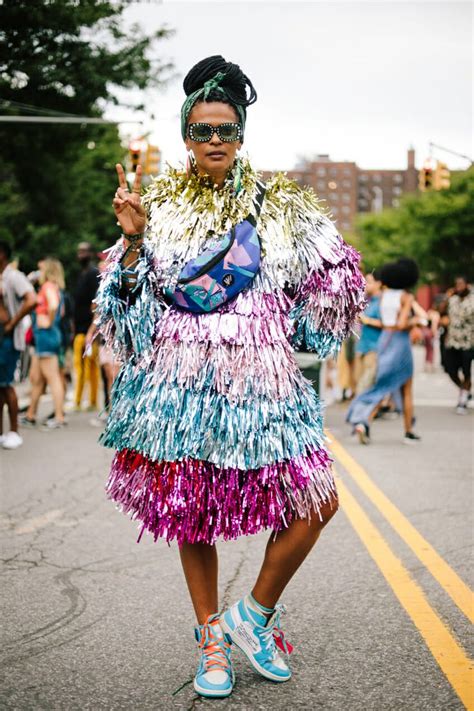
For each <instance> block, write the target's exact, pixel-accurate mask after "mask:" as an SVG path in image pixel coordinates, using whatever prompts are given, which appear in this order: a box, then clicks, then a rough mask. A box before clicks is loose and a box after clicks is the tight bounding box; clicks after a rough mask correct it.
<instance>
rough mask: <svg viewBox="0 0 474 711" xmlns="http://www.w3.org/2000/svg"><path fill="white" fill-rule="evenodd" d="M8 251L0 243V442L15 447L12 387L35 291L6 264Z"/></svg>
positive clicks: (15, 404) (17, 443)
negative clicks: (7, 425)
mask: <svg viewBox="0 0 474 711" xmlns="http://www.w3.org/2000/svg"><path fill="white" fill-rule="evenodd" d="M11 256H12V250H11V247H10V245H9V244H8V243H7V242H3V241H2V242H0V445H1V446H2V447H3V448H4V449H17V448H18V447H20V446H21V445H22V444H23V439H22V437H21V436H20V435H19V434H18V399H17V395H16V392H15V388H14V387H13V382H14V379H15V370H16V367H17V364H18V359H19V357H20V353H21V351H23V350H24V349H25V333H26V327H27V325H26V324H25V322H24V317H25V316H26V315H27V314H29V313H30V312H31V311H32V310H33V309H34V307H35V304H36V295H35V291H34V289H33V287H32V285H31V284H30V282H29V281H28V279H27V278H26V276H25V275H24V274H23V273H22V272H20V271H18V269H14V268H13V267H12V266H11V265H10V263H9V262H10V260H11ZM5 405H6V406H7V409H8V416H9V418H10V429H9V431H8V432H6V433H5V434H4V433H3V410H4V406H5Z"/></svg>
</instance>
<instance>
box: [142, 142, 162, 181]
mask: <svg viewBox="0 0 474 711" xmlns="http://www.w3.org/2000/svg"><path fill="white" fill-rule="evenodd" d="M160 161H161V151H160V149H159V148H158V146H152V145H151V144H149V145H148V148H147V149H146V159H145V175H157V173H159V172H160Z"/></svg>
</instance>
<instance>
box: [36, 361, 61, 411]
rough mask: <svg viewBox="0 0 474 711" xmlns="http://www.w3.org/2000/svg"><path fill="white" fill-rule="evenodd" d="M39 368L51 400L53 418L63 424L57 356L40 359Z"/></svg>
mask: <svg viewBox="0 0 474 711" xmlns="http://www.w3.org/2000/svg"><path fill="white" fill-rule="evenodd" d="M40 368H41V374H42V376H43V378H44V379H45V380H46V382H47V383H48V385H49V389H50V392H51V395H52V398H53V403H54V416H55V418H56V420H57V421H58V422H64V389H63V384H62V382H61V375H60V373H59V363H58V358H57V356H48V357H46V358H40Z"/></svg>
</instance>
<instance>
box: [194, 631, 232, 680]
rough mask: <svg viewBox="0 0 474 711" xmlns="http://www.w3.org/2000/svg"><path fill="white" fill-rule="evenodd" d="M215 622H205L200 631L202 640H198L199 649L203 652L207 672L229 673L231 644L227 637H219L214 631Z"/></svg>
mask: <svg viewBox="0 0 474 711" xmlns="http://www.w3.org/2000/svg"><path fill="white" fill-rule="evenodd" d="M216 623H217V620H216V621H214V622H212V621H211V622H205V623H204V624H203V625H201V626H200V627H199V628H198V630H199V633H200V635H201V638H200V639H199V640H198V647H199V648H200V649H201V650H202V655H203V659H204V667H205V669H206V672H208V671H216V670H223V671H229V664H230V658H229V654H230V644H229V642H227V640H226V639H225V637H224V636H223V637H222V638H219V637H217V636H216V635H215V634H214V630H213V629H212V626H213V624H216Z"/></svg>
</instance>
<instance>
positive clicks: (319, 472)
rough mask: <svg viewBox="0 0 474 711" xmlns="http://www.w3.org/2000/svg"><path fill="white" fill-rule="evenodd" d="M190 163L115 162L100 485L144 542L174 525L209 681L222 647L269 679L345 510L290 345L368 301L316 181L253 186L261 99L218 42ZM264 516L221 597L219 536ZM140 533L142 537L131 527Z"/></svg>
mask: <svg viewBox="0 0 474 711" xmlns="http://www.w3.org/2000/svg"><path fill="white" fill-rule="evenodd" d="M183 86H184V90H185V93H186V99H185V101H184V104H183V107H182V110H181V132H182V137H183V140H184V142H185V145H186V148H187V150H188V152H189V154H188V164H187V169H186V170H183V169H174V168H170V169H169V170H168V172H167V173H165V174H164V175H162V176H159V177H158V178H156V179H155V180H154V181H153V183H152V184H151V186H150V188H149V189H148V191H147V192H146V194H145V195H144V197H143V199H140V194H141V169H140V168H139V167H138V168H137V171H136V175H135V180H134V183H133V187H132V190H131V192H130V190H129V188H128V186H127V182H126V179H125V174H124V171H123V168H122V166H121V165H117V174H118V179H119V187H118V189H117V191H116V193H115V197H114V199H113V207H114V211H115V215H116V218H117V220H118V222H119V223H120V226H121V228H122V234H123V236H122V239H121V240H120V241H119V243H118V244H117V245H116V246H115V247H114V248H112V250H111V251H110V252H109V255H110V256H109V259H108V262H107V266H106V270H105V273H104V275H103V277H102V280H101V284H100V286H99V290H98V294H97V297H96V304H97V311H96V320H97V325H98V326H99V328H100V330H101V332H102V334H103V336H104V338H105V339H106V341H107V343H109V344H110V345H111V346H112V347H113V348H114V350H115V352H116V353H117V354H118V356H119V358H120V360H121V361H122V363H123V365H122V368H121V370H120V372H119V374H118V376H117V379H116V382H115V385H114V392H113V400H112V406H111V412H110V415H109V418H108V421H107V426H106V429H105V432H104V433H103V434H102V435H101V441H102V443H103V444H104V445H106V446H109V447H114V448H115V449H116V450H117V453H116V456H115V458H114V460H113V463H112V469H111V472H110V478H109V481H108V486H107V491H108V495H109V497H110V498H111V499H113V500H114V501H116V502H117V503H118V504H119V505H120V506H121V508H122V509H123V511H124V512H126V513H129V514H130V515H131V516H133V518H135V519H137V520H138V521H139V522H140V524H141V531H142V532H143V531H149V532H150V533H151V535H152V536H153V537H154V539H155V540H156V539H158V538H164V539H165V540H167V541H171V540H176V541H177V543H178V546H179V550H180V556H181V562H182V566H183V570H184V574H185V578H186V582H187V586H188V589H189V592H190V595H191V599H192V603H193V606H194V610H195V613H196V618H197V626H196V628H195V636H196V641H197V643H198V649H199V664H198V669H197V672H196V676H195V678H194V688H195V690H196V692H197V693H198V694H200V695H202V696H208V697H212V698H218V697H225V696H228V695H229V694H230V693H231V692H232V689H233V684H234V671H233V665H232V659H231V647H234V648H236V647H237V648H239V649H240V650H241V651H242V652H243V653H244V654H245V656H246V657H247V659H248V661H249V663H250V664H251V665H252V667H253V668H254V669H255V670H256V671H257V672H258V673H259V674H261V675H262V676H263V677H264V678H266V679H269V680H271V681H274V682H286V681H288V680H289V679H290V678H291V669H290V667H289V664H288V660H287V658H286V657H285V656H284V655H282V654H281V653H280V652H281V651H283V652H286V653H289V652H290V651H291V645H290V644H289V643H288V642H287V641H286V639H285V637H284V635H283V633H282V631H281V629H280V616H281V614H282V612H283V608H282V606H281V604H280V603H279V599H280V597H281V594H282V592H283V590H284V589H285V587H286V586H287V584H288V583H289V581H290V580H291V578H292V577H293V575H294V573H295V572H296V571H297V569H298V568H299V567H300V565H301V564H302V563H303V561H304V559H305V558H306V556H307V555H308V553H309V552H310V550H311V549H312V547H313V545H314V544H315V542H316V540H317V539H318V537H319V535H320V533H321V531H322V529H323V527H324V526H325V525H326V524H327V522H328V521H329V520H330V519H331V518H332V516H333V515H334V513H335V512H336V510H337V492H336V487H335V483H334V478H333V474H332V468H331V459H330V457H329V455H328V452H327V450H326V447H325V444H324V434H323V424H322V417H321V409H320V404H319V399H318V396H317V394H316V393H315V391H314V389H313V387H312V386H311V383H310V382H309V381H307V380H306V379H305V378H304V377H303V376H302V374H301V371H300V370H299V368H298V366H297V364H296V361H295V357H294V349H295V348H299V347H305V348H306V349H308V350H311V351H314V352H316V353H317V354H318V355H319V356H320V357H321V358H325V357H326V356H328V355H330V354H334V353H336V352H337V351H338V349H339V348H340V345H341V343H342V341H343V340H344V339H345V338H346V337H347V336H348V335H349V333H350V332H351V329H352V325H353V323H354V320H355V318H356V317H357V315H358V314H359V313H360V312H361V311H362V310H363V308H364V305H365V296H364V280H363V277H362V275H361V273H360V271H359V269H358V263H359V255H358V253H357V252H356V251H355V250H354V249H353V248H352V247H350V246H348V245H347V244H345V243H344V241H343V240H342V238H341V236H340V235H339V234H338V231H337V229H336V227H335V226H334V224H333V223H332V222H331V221H330V220H329V218H328V217H327V216H326V215H325V214H324V213H323V212H322V210H321V208H320V205H319V202H318V200H317V198H316V196H315V195H314V193H313V192H312V191H311V190H309V189H308V190H303V189H301V188H300V187H299V186H298V185H297V184H296V183H295V182H294V181H291V180H290V179H288V178H287V177H286V176H285V175H283V174H277V175H275V176H273V177H272V178H271V179H270V180H269V181H268V182H267V183H266V184H263V183H262V182H261V181H260V179H259V176H258V174H257V173H256V172H255V170H254V169H253V168H252V166H251V164H250V162H249V161H248V160H247V159H245V158H243V157H241V156H240V154H239V150H240V148H241V146H242V142H243V140H244V135H245V124H246V116H247V107H248V106H250V105H251V104H253V103H254V102H255V100H256V98H257V95H256V91H255V89H254V87H253V85H252V83H251V81H250V80H249V78H248V77H247V76H246V75H245V74H244V73H243V72H242V70H241V69H240V67H239V66H238V65H236V64H233V63H231V62H227V61H226V60H225V59H224V58H223V57H220V56H214V57H208V58H207V59H204V60H202V61H201V62H199V63H198V64H197V65H196V66H194V67H193V68H192V69H191V70H190V72H189V73H188V75H187V76H186V78H185V80H184V85H183ZM265 529H267V530H270V531H271V532H272V533H271V536H270V539H269V541H268V544H267V548H266V552H265V556H264V561H263V564H262V567H261V569H260V573H259V574H258V577H257V580H256V582H255V585H254V587H253V588H252V590H248V591H242V592H243V596H242V598H241V599H240V600H239V601H238V602H236V603H235V604H233V605H232V606H231V607H230V608H228V609H227V610H225V611H221V610H220V608H219V602H218V596H217V592H218V559H217V551H216V546H215V543H216V540H217V539H218V538H223V539H225V540H229V539H235V538H238V537H239V536H242V535H250V534H254V533H258V532H259V531H263V530H265ZM140 536H141V534H140Z"/></svg>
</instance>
